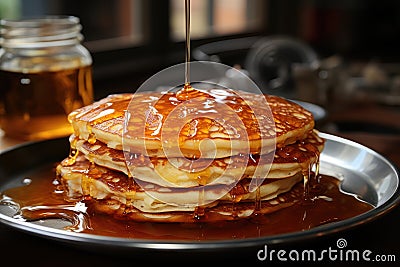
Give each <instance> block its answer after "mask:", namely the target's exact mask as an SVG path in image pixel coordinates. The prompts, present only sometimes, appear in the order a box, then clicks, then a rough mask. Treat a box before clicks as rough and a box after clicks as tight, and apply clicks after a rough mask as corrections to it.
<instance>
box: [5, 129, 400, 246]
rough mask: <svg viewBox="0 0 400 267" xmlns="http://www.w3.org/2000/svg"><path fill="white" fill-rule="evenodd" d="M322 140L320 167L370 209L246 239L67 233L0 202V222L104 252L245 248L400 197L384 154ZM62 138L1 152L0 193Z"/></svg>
mask: <svg viewBox="0 0 400 267" xmlns="http://www.w3.org/2000/svg"><path fill="white" fill-rule="evenodd" d="M320 135H321V136H322V137H323V138H325V139H326V140H327V142H326V146H325V149H324V151H323V153H322V154H321V158H320V159H321V164H320V171H321V173H323V174H327V175H333V176H336V177H339V178H341V179H343V190H345V191H347V192H349V193H353V194H356V195H358V196H359V197H360V198H361V199H363V200H365V201H367V202H369V203H371V204H373V205H374V206H375V208H374V209H372V210H370V211H368V212H366V213H364V214H361V215H359V216H356V217H353V218H350V219H346V220H343V221H339V222H335V223H331V224H326V225H323V226H319V227H315V228H313V229H310V230H306V231H301V232H294V233H288V234H281V235H275V236H263V237H258V238H249V239H235V240H220V241H201V242H199V241H193V242H188V241H174V240H171V241H164V240H148V239H129V238H114V237H108V236H98V235H92V234H83V233H75V232H68V231H65V230H63V229H62V227H63V226H65V222H63V221H60V220H49V221H47V222H46V221H45V222H43V223H30V222H23V221H20V220H16V219H13V218H12V217H11V214H12V212H10V207H7V206H4V205H3V206H0V222H2V223H4V224H6V225H8V226H9V227H11V228H14V229H17V230H22V231H24V232H26V233H28V234H33V235H37V236H40V237H43V238H48V239H52V240H56V241H59V242H64V243H68V244H73V245H75V246H79V247H84V248H85V249H88V248H90V249H93V248H96V250H99V249H105V250H107V251H110V250H113V251H120V252H121V251H129V253H132V250H140V251H169V250H175V251H176V250H178V251H185V252H190V251H196V252H199V251H212V252H218V251H222V250H227V249H228V250H230V249H237V248H250V247H255V246H260V245H265V244H285V243H290V242H294V241H302V240H307V239H310V238H313V237H316V236H323V235H328V234H331V233H337V232H339V231H343V230H346V229H350V228H352V227H357V226H358V225H360V224H363V223H366V222H369V221H371V220H374V219H376V218H378V217H380V216H382V215H383V214H386V213H387V212H388V211H389V210H391V209H392V208H394V207H395V206H396V205H397V204H398V203H399V201H400V193H399V171H398V170H397V169H396V167H395V166H394V165H393V164H392V163H391V162H390V161H388V160H387V159H386V158H384V157H383V156H381V155H380V154H378V153H376V152H375V151H373V150H371V149H369V148H367V147H365V146H363V145H360V144H358V143H355V142H352V141H349V140H347V139H343V138H340V137H337V136H334V135H330V134H326V133H321V134H320ZM68 152H69V143H68V139H67V138H60V139H54V140H48V141H41V142H34V143H29V144H26V145H22V146H19V147H16V148H13V149H11V150H7V151H5V152H3V153H1V154H0V192H1V191H4V190H5V189H7V188H10V187H13V186H17V185H20V184H21V179H23V177H26V176H29V174H30V173H32V172H33V171H35V170H37V169H39V168H43V166H48V164H51V163H54V162H56V161H60V160H62V159H63V158H65V156H66V155H68Z"/></svg>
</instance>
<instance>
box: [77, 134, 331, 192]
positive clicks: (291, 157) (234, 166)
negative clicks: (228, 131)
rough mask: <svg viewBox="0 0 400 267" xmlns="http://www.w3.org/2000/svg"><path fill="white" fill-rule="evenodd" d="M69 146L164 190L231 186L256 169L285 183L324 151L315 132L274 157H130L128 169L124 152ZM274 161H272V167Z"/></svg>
mask: <svg viewBox="0 0 400 267" xmlns="http://www.w3.org/2000/svg"><path fill="white" fill-rule="evenodd" d="M70 139H71V140H70V142H71V143H74V145H75V147H76V149H77V150H78V151H79V152H81V153H82V154H83V155H85V157H86V158H87V159H89V160H90V161H93V162H94V163H96V164H97V165H99V166H103V167H106V168H110V169H113V170H117V171H121V172H123V173H125V174H126V175H131V176H135V177H140V179H141V180H143V181H145V182H150V183H156V184H159V185H161V186H170V185H171V184H173V185H175V186H178V187H192V186H198V185H205V184H209V183H211V182H214V181H215V180H217V182H218V183H222V184H231V183H233V182H235V181H236V180H237V177H239V178H240V179H243V178H252V177H254V174H255V170H256V168H261V171H260V172H259V173H263V174H264V173H265V174H267V176H266V177H260V178H272V179H283V178H287V177H291V176H293V175H294V174H296V173H299V172H302V170H305V169H308V168H309V166H310V165H312V164H314V163H316V162H317V161H318V157H319V154H320V152H321V151H322V149H323V147H324V140H323V139H321V138H320V137H318V132H317V130H313V131H312V132H311V134H309V135H308V136H307V137H306V139H304V140H302V141H297V142H296V143H294V144H290V145H287V146H285V147H281V148H278V149H277V150H276V151H275V155H274V156H273V157H270V156H267V157H265V158H263V155H261V156H260V155H234V156H231V157H226V158H217V159H214V160H213V161H212V162H209V161H208V160H202V159H197V160H189V161H188V160H187V159H184V160H182V159H181V158H158V157H150V158H149V157H146V156H143V155H136V154H134V155H131V156H130V159H128V160H129V164H130V165H131V166H132V167H131V168H129V169H128V168H127V159H126V158H125V155H124V153H123V151H121V150H116V149H112V148H109V147H107V146H106V145H105V144H104V143H102V142H100V141H98V140H97V141H96V142H94V143H93V144H91V143H89V142H88V141H86V140H82V139H77V137H75V136H74V135H72V136H71V138H70ZM271 160H273V162H272V164H271V162H270V161H271Z"/></svg>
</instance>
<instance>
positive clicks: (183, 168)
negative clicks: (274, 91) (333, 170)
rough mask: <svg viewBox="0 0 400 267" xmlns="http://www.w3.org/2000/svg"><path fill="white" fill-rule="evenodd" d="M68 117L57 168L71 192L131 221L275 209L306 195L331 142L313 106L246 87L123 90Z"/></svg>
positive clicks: (188, 218) (193, 218) (243, 215)
mask: <svg viewBox="0 0 400 267" xmlns="http://www.w3.org/2000/svg"><path fill="white" fill-rule="evenodd" d="M68 118H69V121H70V122H71V124H72V126H73V128H74V134H73V135H71V137H70V144H71V155H70V156H69V157H67V158H66V159H64V160H63V161H62V162H61V163H60V164H59V165H58V166H57V175H58V177H59V179H60V181H61V183H62V184H63V185H64V190H65V194H66V196H67V198H71V199H75V198H78V199H84V200H85V201H89V202H90V205H91V206H92V207H94V209H95V210H96V211H98V212H102V213H107V214H112V215H113V216H115V217H116V218H120V219H126V220H137V221H157V222H188V221H191V222H193V221H218V220H235V219H240V218H246V217H249V216H251V215H252V214H254V213H257V214H267V213H270V212H274V211H276V210H279V209H282V208H284V207H287V206H289V205H292V204H293V203H294V202H296V201H298V200H299V199H300V196H302V194H303V193H304V192H303V191H302V190H299V189H298V186H296V185H298V184H299V183H301V181H302V180H303V179H305V177H306V178H307V179H308V175H310V174H311V173H312V170H316V171H317V169H318V161H319V155H320V153H321V152H322V150H323V148H324V140H323V139H322V138H320V137H319V136H318V131H317V130H315V129H314V118H313V116H312V114H311V113H310V112H309V111H308V110H306V109H304V108H303V107H301V106H300V105H298V104H296V103H294V102H291V101H289V100H286V99H284V98H281V97H278V96H273V95H261V94H253V93H249V92H242V91H232V90H222V89H208V90H197V89H193V88H191V89H189V90H180V91H178V92H177V93H174V92H142V93H136V94H115V95H109V96H108V97H106V98H104V99H101V100H99V101H97V102H95V103H93V104H91V105H89V106H85V107H83V108H79V109H77V110H75V111H73V112H72V113H70V114H69V116H68ZM307 179H305V180H304V181H307Z"/></svg>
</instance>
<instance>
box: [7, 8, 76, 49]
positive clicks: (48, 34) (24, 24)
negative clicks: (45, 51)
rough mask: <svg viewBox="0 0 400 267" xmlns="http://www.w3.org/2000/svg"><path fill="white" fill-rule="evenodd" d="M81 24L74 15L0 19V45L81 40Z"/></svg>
mask: <svg viewBox="0 0 400 267" xmlns="http://www.w3.org/2000/svg"><path fill="white" fill-rule="evenodd" d="M81 30H82V26H81V24H80V21H79V18H78V17H75V16H64V15H58V16H43V17H31V18H22V19H1V20H0V36H1V38H0V45H1V46H3V47H10V48H41V47H49V46H62V45H71V44H76V43H77V42H81V41H82V40H83V36H82V34H81V33H80V32H81Z"/></svg>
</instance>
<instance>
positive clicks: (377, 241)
mask: <svg viewBox="0 0 400 267" xmlns="http://www.w3.org/2000/svg"><path fill="white" fill-rule="evenodd" d="M364 108H365V110H363V109H362V108H359V107H358V108H354V109H353V110H343V111H342V112H337V113H335V114H334V115H332V116H330V119H329V121H328V122H327V123H324V124H323V125H317V127H320V128H321V131H324V132H328V133H332V134H335V135H338V136H341V137H344V138H347V139H350V140H353V141H356V142H358V143H361V144H363V145H365V146H367V147H370V148H372V149H374V150H375V151H377V152H378V153H380V154H381V155H383V156H385V157H386V158H387V159H389V160H390V161H391V162H392V163H393V164H394V165H395V166H400V153H399V148H400V135H398V134H396V133H394V134H393V133H390V132H389V133H376V132H374V131H372V132H371V131H354V130H352V131H340V130H338V128H337V127H334V125H333V124H332V122H335V121H336V122H337V121H346V120H353V121H354V120H363V121H367V122H368V123H371V125H374V123H375V124H376V123H377V122H379V123H381V124H382V123H387V124H389V125H390V126H392V127H395V128H397V127H398V129H400V109H399V108H398V107H395V108H393V107H390V108H386V107H384V108H382V107H379V106H378V107H377V106H374V107H371V106H367V107H364ZM366 112H367V113H366ZM367 114H369V115H367ZM371 114H373V115H371ZM21 142H22V141H20V140H14V139H12V138H9V137H6V136H4V134H2V133H0V152H1V151H5V150H7V149H12V148H13V147H14V146H15V145H18V144H20V143H21ZM0 179H1V177H0ZM399 219H400V207H399V206H396V207H395V208H393V209H392V210H391V211H389V212H388V213H386V214H384V215H383V216H381V217H379V218H378V219H376V220H373V221H370V222H368V223H366V224H364V225H360V226H357V227H355V228H352V229H349V230H346V231H341V232H337V233H333V234H330V235H328V236H321V237H316V238H315V239H313V240H307V241H306V242H297V243H291V244H286V245H275V246H274V245H270V247H269V249H271V250H272V249H275V250H276V251H277V250H279V249H284V250H286V251H289V250H298V251H302V250H307V249H319V250H321V249H328V248H329V247H332V248H337V246H336V242H337V240H338V239H340V238H344V239H346V241H347V244H348V245H347V248H348V249H353V250H359V251H362V250H366V249H368V250H370V251H372V253H373V254H372V255H377V254H380V255H395V257H396V260H397V263H398V262H399V261H400V254H399V252H400V250H399V247H400V246H399V241H398V236H399V229H400V227H399V222H400V221H399ZM0 248H1V250H0V251H1V255H3V257H4V259H6V258H7V259H8V261H9V262H10V261H11V262H12V263H16V264H20V265H21V266H22V265H28V264H29V265H41V266H48V265H49V266H50V265H54V266H110V265H112V266H120V265H124V266H133V265H135V264H137V262H138V261H137V260H140V261H142V262H145V263H148V264H159V263H164V264H165V263H167V264H175V265H183V264H185V265H187V264H198V263H221V264H222V263H224V264H226V263H231V262H232V263H235V261H239V260H240V262H243V263H245V264H251V265H256V264H260V265H264V266H266V265H268V264H270V262H268V261H265V262H264V261H260V260H258V259H257V252H258V250H259V249H261V248H251V249H243V250H241V249H240V250H237V251H226V252H224V253H214V254H213V253H201V252H199V253H196V252H188V253H182V252H175V251H168V252H161V251H151V253H147V252H146V251H143V253H142V252H141V253H137V251H133V252H132V253H131V254H129V253H123V254H121V253H118V251H112V250H111V249H110V251H109V253H107V252H104V251H103V250H102V251H101V252H96V250H95V249H93V248H82V247H75V246H72V245H70V244H65V243H60V242H57V241H54V240H49V239H45V238H42V237H40V236H35V235H32V234H29V233H25V232H22V231H19V230H15V229H12V228H10V227H8V226H6V225H4V224H0ZM11 255H15V256H13V257H14V258H13V257H12V256H11ZM273 263H274V264H275V265H279V264H280V263H282V262H279V261H277V260H275V261H274V262H273ZM289 263H292V264H296V266H299V265H302V264H304V265H309V264H310V263H312V262H289ZM325 263H326V264H331V265H340V266H345V265H349V266H356V265H357V264H358V263H357V262H349V261H347V262H344V261H327V262H325V261H324V264H325ZM287 264H288V262H286V263H285V265H287ZM361 265H362V266H381V265H382V266H390V265H392V264H391V263H388V262H385V263H377V262H370V263H369V264H367V262H361Z"/></svg>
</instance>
